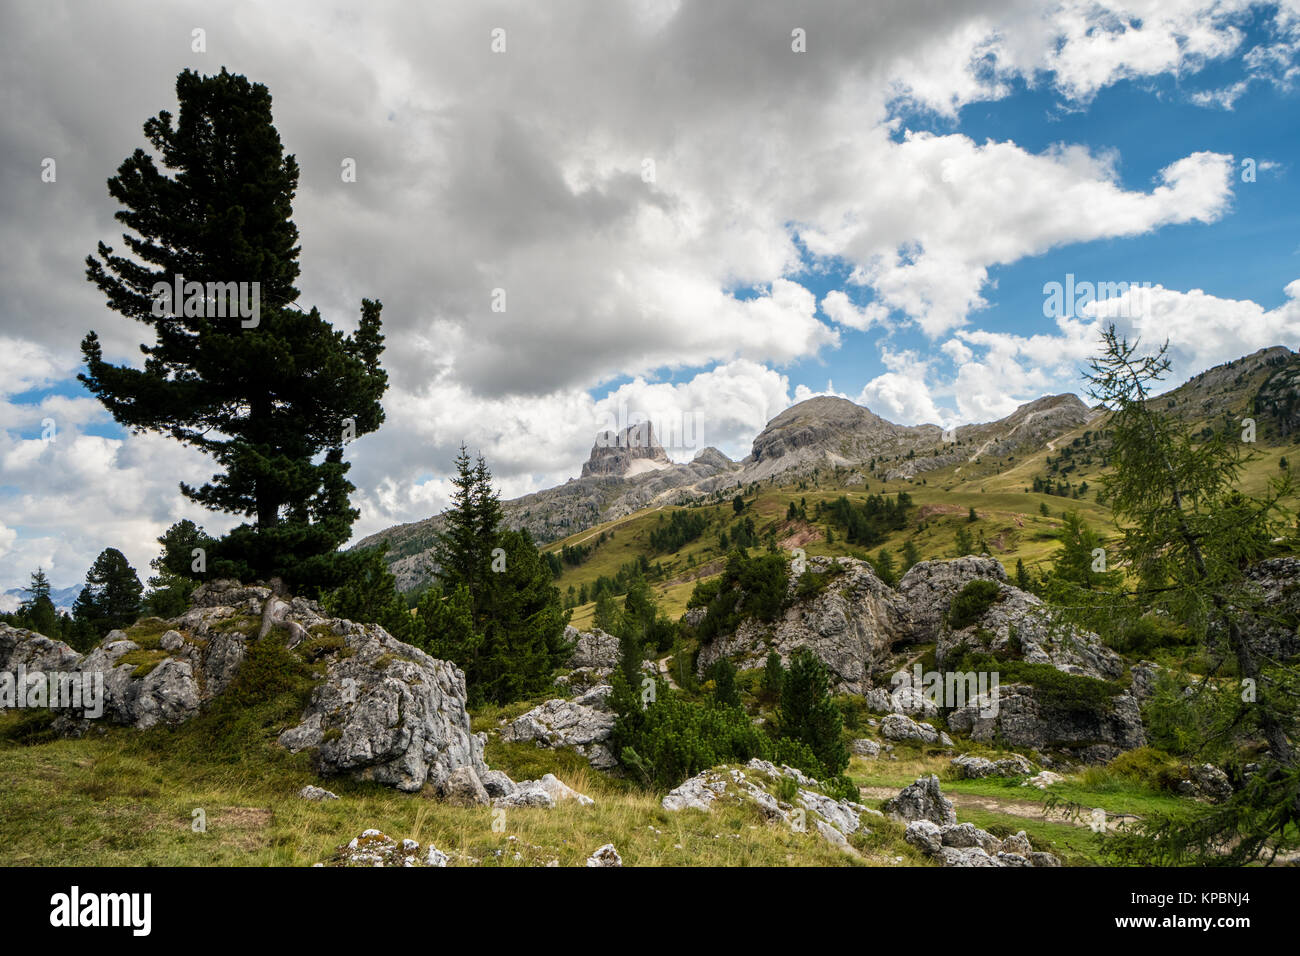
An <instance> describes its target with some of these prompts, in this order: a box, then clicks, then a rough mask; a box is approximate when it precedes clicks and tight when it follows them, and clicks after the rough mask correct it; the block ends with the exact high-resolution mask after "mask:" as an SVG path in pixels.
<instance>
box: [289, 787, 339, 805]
mask: <svg viewBox="0 0 1300 956" xmlns="http://www.w3.org/2000/svg"><path fill="white" fill-rule="evenodd" d="M298 796H300V797H302V799H304V800H317V801H320V800H337V799H338V798H339V796H338V794H337V793H331V792H330V791H329V790H326V789H325V788H324V787H317V786H315V785H313V784H310V783H309V784H307V786H305V787H303V788H302V789H301V790H299V791H298Z"/></svg>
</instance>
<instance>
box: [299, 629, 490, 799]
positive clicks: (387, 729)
mask: <svg viewBox="0 0 1300 956" xmlns="http://www.w3.org/2000/svg"><path fill="white" fill-rule="evenodd" d="M317 626H319V625H317ZM329 633H332V634H335V635H337V636H339V637H342V638H343V641H344V643H345V646H346V649H347V653H346V654H344V653H336V654H334V655H332V659H331V660H330V662H329V665H328V668H327V670H326V674H325V678H324V680H323V681H322V682H321V683H320V684H319V685H317V687H316V688H315V690H313V691H312V695H311V701H310V702H309V703H308V705H307V709H306V711H305V712H304V713H303V716H302V720H301V722H300V723H299V724H298V725H297V726H296V727H292V728H290V729H288V730H286V731H284V733H282V734H281V735H280V737H279V742H280V744H281V746H283V747H286V748H287V749H289V750H291V751H301V750H308V749H311V750H312V751H313V752H314V755H315V762H316V765H317V768H318V769H319V770H320V772H321V773H324V774H336V773H346V774H348V775H350V776H352V777H354V778H356V779H360V780H373V781H376V782H378V783H383V784H387V785H389V786H393V787H396V788H397V789H399V790H405V791H408V792H409V791H416V790H420V789H422V788H423V787H425V786H426V785H428V786H431V787H433V788H434V789H435V790H438V791H442V790H443V789H444V788H445V787H446V785H447V783H448V781H449V780H450V779H451V777H452V774H453V773H454V772H455V771H456V770H458V769H460V768H462V767H468V768H470V769H472V770H473V772H474V775H475V776H476V777H479V778H481V777H482V775H483V774H485V773H486V772H487V769H488V768H487V765H486V764H485V763H484V762H483V740H482V738H481V737H479V736H476V735H475V734H473V733H472V732H471V731H470V720H469V714H468V713H466V711H465V699H466V696H465V675H464V674H463V673H462V672H461V670H460V668H458V667H456V666H455V665H454V664H452V663H450V662H448V661H441V660H438V659H436V658H434V657H430V656H429V655H428V654H426V653H425V652H424V651H422V650H420V649H419V648H415V647H412V646H410V645H409V644H403V643H402V642H401V641H399V640H397V638H395V637H393V636H392V635H391V634H389V633H388V632H387V631H385V630H384V629H383V628H382V627H379V626H378V625H373V624H372V625H362V624H354V623H352V622H350V621H335V622H334V623H333V624H331V625H329ZM305 634H306V632H305V631H304V636H305ZM340 650H341V649H340Z"/></svg>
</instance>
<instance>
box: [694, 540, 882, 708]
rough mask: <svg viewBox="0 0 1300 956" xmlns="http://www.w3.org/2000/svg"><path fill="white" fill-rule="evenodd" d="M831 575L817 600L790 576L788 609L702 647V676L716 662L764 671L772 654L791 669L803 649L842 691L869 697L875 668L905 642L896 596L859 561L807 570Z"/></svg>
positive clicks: (816, 563)
mask: <svg viewBox="0 0 1300 956" xmlns="http://www.w3.org/2000/svg"><path fill="white" fill-rule="evenodd" d="M832 565H835V566H836V567H837V568H838V570H839V573H833V574H830V575H828V583H827V584H826V587H825V589H824V590H823V591H822V592H821V593H820V594H817V595H816V596H814V597H811V598H803V599H798V598H797V597H796V595H797V588H798V584H799V579H798V576H797V575H795V574H793V573H792V574H790V576H789V582H788V585H787V603H788V607H787V609H786V611H785V612H784V613H783V614H782V616H781V617H780V618H779V619H778V620H776V621H774V622H767V621H759V620H755V619H752V618H751V619H747V620H745V621H743V622H742V623H741V624H740V626H739V627H737V628H736V630H735V631H734V632H733V633H731V634H722V635H719V636H718V637H716V638H715V639H714V640H712V641H710V642H708V643H706V644H705V645H704V646H703V647H701V648H700V654H699V659H698V668H699V673H700V674H701V675H703V674H704V673H705V671H707V670H708V668H709V667H710V665H712V664H713V662H714V661H717V660H719V659H720V658H723V657H727V658H729V659H730V660H731V661H732V662H733V663H734V664H735V665H736V666H737V667H740V668H752V667H761V666H763V663H764V661H765V660H766V659H767V655H768V652H769V651H772V650H775V651H776V652H777V653H778V654H780V655H781V659H782V662H783V663H785V664H789V661H790V657H791V655H792V654H793V653H794V651H795V650H796V649H797V648H799V647H808V648H810V649H811V650H812V651H813V653H815V654H816V655H817V656H818V657H819V658H820V659H821V660H822V662H823V663H825V664H826V666H827V668H828V669H829V670H830V673H831V681H832V684H833V685H834V686H835V687H836V688H837V689H838V690H841V691H847V692H850V693H858V694H861V693H864V692H866V690H867V689H868V688H869V687H870V673H871V669H872V668H873V667H874V666H875V665H876V664H878V663H880V662H881V661H883V660H884V659H885V658H886V657H887V656H888V655H889V650H890V647H891V646H892V645H893V644H894V643H895V642H896V641H897V640H898V639H899V634H900V632H899V624H898V621H899V617H898V606H897V602H896V595H895V594H894V592H893V591H892V590H891V589H890V588H889V586H888V585H886V584H885V583H884V582H883V581H881V580H880V578H879V577H877V576H876V573H875V571H873V570H872V569H871V565H869V564H868V563H867V562H865V561H859V560H856V559H854V558H834V559H832V558H822V557H815V558H810V559H808V562H807V570H808V571H811V572H813V573H814V574H826V573H827V572H828V571H829V570H830V569H831V566H832Z"/></svg>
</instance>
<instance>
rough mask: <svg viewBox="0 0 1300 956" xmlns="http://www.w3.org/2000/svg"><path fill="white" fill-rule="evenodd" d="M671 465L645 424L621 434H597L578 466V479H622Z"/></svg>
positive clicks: (630, 428)
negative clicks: (579, 473)
mask: <svg viewBox="0 0 1300 956" xmlns="http://www.w3.org/2000/svg"><path fill="white" fill-rule="evenodd" d="M671 465H672V462H671V461H669V460H668V454H667V452H665V451H664V449H663V446H662V445H660V444H659V442H658V441H657V440H656V439H655V434H654V427H653V426H652V425H651V424H650V423H649V422H642V423H641V424H639V425H629V426H628V427H627V428H625V429H623V431H621V432H601V433H600V434H599V435H597V436H596V444H594V445H593V446H592V447H591V457H589V458H588V459H587V461H586V463H585V464H584V465H583V466H582V477H583V478H591V477H595V476H605V477H614V478H622V477H625V476H627V475H629V474H641V473H643V472H646V471H657V470H658V469H660V468H667V467H669V466H671Z"/></svg>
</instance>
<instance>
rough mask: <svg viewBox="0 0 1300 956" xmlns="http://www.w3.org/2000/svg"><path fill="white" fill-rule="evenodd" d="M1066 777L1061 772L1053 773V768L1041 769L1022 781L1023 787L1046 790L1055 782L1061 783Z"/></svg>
mask: <svg viewBox="0 0 1300 956" xmlns="http://www.w3.org/2000/svg"><path fill="white" fill-rule="evenodd" d="M1064 779H1065V778H1064V777H1062V776H1061V775H1060V774H1059V773H1053V772H1052V771H1051V770H1041V771H1039V772H1038V774H1037V775H1035V776H1033V777H1030V778H1029V779H1028V780H1024V781H1022V782H1021V784H1020V786H1022V787H1037V788H1038V789H1039V790H1046V789H1047V788H1048V787H1050V786H1052V785H1053V784H1057V783H1060V782H1061V781H1062V780H1064Z"/></svg>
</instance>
